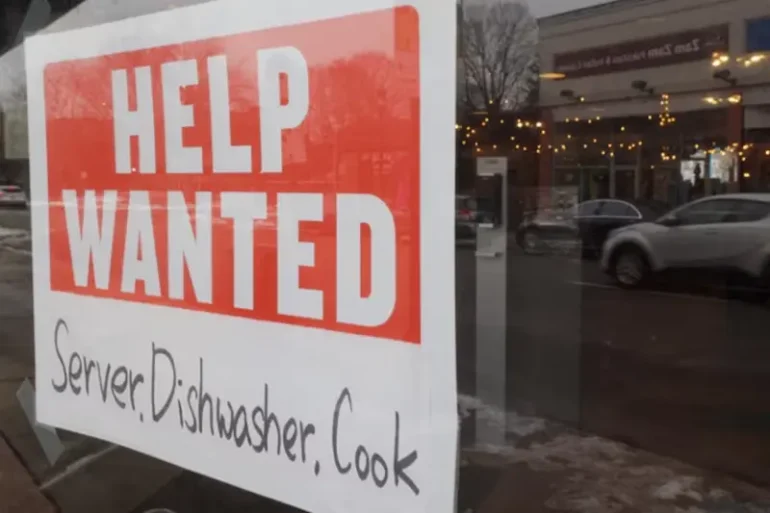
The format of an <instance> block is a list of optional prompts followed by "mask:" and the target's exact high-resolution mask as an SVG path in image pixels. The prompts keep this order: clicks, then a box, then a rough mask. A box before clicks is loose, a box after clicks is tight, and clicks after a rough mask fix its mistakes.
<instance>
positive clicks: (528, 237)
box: [521, 230, 542, 255]
mask: <svg viewBox="0 0 770 513" xmlns="http://www.w3.org/2000/svg"><path fill="white" fill-rule="evenodd" d="M521 247H522V249H523V250H524V253H526V254H528V255H537V254H539V253H540V252H541V251H542V243H541V241H540V235H538V234H537V232H536V231H534V230H527V231H526V232H524V234H523V235H522V237H521Z"/></svg>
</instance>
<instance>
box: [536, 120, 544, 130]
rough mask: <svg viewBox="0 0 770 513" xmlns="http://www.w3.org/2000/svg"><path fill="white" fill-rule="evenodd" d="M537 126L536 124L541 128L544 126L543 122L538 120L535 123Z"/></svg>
mask: <svg viewBox="0 0 770 513" xmlns="http://www.w3.org/2000/svg"><path fill="white" fill-rule="evenodd" d="M535 126H536V127H537V128H540V127H542V126H543V124H542V123H541V122H540V121H538V122H537V123H535Z"/></svg>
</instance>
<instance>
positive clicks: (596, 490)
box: [0, 211, 770, 513]
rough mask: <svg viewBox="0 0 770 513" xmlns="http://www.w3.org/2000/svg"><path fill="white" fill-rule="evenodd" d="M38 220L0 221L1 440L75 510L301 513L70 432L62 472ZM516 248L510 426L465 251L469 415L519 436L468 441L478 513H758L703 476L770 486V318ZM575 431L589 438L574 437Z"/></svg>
mask: <svg viewBox="0 0 770 513" xmlns="http://www.w3.org/2000/svg"><path fill="white" fill-rule="evenodd" d="M26 222H27V221H26V220H25V214H24V213H21V212H3V211H0V226H3V225H6V226H8V228H9V229H6V230H5V231H4V233H5V235H6V236H5V237H4V236H3V234H0V311H1V312H2V315H0V318H1V320H2V322H1V323H0V342H2V347H1V348H0V364H2V365H4V369H6V372H5V373H4V376H5V377H6V378H8V379H7V382H6V383H4V384H3V387H2V388H0V390H1V391H2V410H0V420H1V421H2V422H0V431H2V433H3V435H5V436H6V438H7V439H8V440H9V442H10V444H11V445H12V446H13V447H14V449H15V450H16V451H17V453H18V454H19V455H20V456H21V457H22V459H23V460H24V463H25V464H26V466H27V468H28V469H29V470H30V471H31V473H32V474H33V476H34V477H35V478H36V479H37V480H38V482H40V483H42V484H43V486H44V487H46V491H47V492H48V493H49V495H50V496H51V497H53V498H54V500H55V501H56V502H57V503H58V504H59V506H61V511H62V512H63V513H78V512H79V511H83V510H85V509H87V510H91V509H94V507H96V506H98V507H99V510H100V511H110V512H114V513H128V512H131V511H134V512H136V513H144V512H145V511H146V510H148V509H151V508H170V509H171V510H172V511H175V512H178V513H215V512H216V513H227V512H228V511H233V513H235V512H240V511H245V510H249V511H252V510H253V511H255V512H258V513H284V512H286V513H289V512H294V511H296V510H294V509H291V508H288V507H286V506H281V505H278V504H275V503H272V502H269V501H267V500H265V499H262V498H259V497H256V496H254V495H252V494H249V493H246V492H242V491H239V490H236V489H234V488H232V487H229V486H226V485H222V484H219V483H216V482H214V481H213V480H210V479H206V478H202V477H199V476H195V475H194V474H192V473H187V472H184V473H181V472H180V471H179V470H178V469H176V468H173V467H170V466H168V465H165V464H161V463H159V462H156V461H154V460H151V459H149V458H146V457H144V456H141V455H137V454H136V453H132V452H130V451H128V450H125V449H116V450H110V449H109V447H106V446H105V445H104V444H102V443H101V442H98V441H95V440H86V439H83V438H82V437H75V436H71V435H64V436H63V438H64V441H65V444H66V445H67V448H68V450H67V453H66V454H65V457H64V458H63V459H62V461H60V462H59V463H58V464H57V465H56V466H55V467H54V468H51V467H49V466H48V464H47V463H46V462H45V459H44V457H43V455H42V452H41V451H40V448H39V446H38V445H37V442H36V440H35V438H34V436H33V435H32V432H31V430H30V428H29V425H28V424H27V421H26V419H25V417H24V415H23V413H22V412H21V409H20V408H19V407H18V404H17V403H16V402H15V398H14V394H15V391H16V389H17V388H18V386H19V383H20V382H21V380H23V379H24V378H25V377H28V376H32V375H33V367H32V362H33V347H32V315H31V313H32V309H31V306H32V297H31V268H30V258H29V256H30V254H29V250H30V246H29V237H26V238H25V237H23V236H21V235H19V234H20V230H21V231H22V232H23V231H24V230H25V228H26V226H28V225H26V224H25V223H26ZM9 233H11V234H12V235H13V237H8V236H7V235H8V234H9ZM510 251H511V252H512V253H513V254H512V255H511V256H510V257H509V271H508V299H509V304H508V319H507V320H508V340H509V345H508V350H509V355H510V357H509V359H508V365H507V367H508V374H509V377H508V379H509V397H510V398H511V400H510V401H509V411H508V412H500V411H496V410H494V409H491V408H489V407H487V406H486V405H485V404H484V402H483V398H478V397H474V395H473V394H472V386H470V385H469V384H470V383H473V382H474V376H473V372H474V364H473V362H472V352H473V347H472V338H471V339H469V334H472V333H474V326H473V322H474V320H475V316H474V315H473V312H474V308H475V306H474V304H473V303H474V298H475V294H474V293H473V289H474V286H475V279H476V275H475V267H474V266H475V261H476V256H475V253H474V250H473V248H472V247H461V248H458V251H457V268H458V275H457V287H458V290H457V297H458V301H459V315H458V342H459V347H458V367H459V370H460V374H459V381H460V385H461V397H460V409H461V413H462V415H463V416H467V415H477V416H481V417H482V418H486V419H489V421H490V422H504V423H505V424H506V428H507V431H508V432H509V439H510V445H509V446H506V447H474V446H473V443H472V441H471V440H465V442H466V444H465V447H466V450H465V451H464V452H463V456H462V462H461V469H460V490H459V506H460V507H459V510H460V511H466V510H467V509H469V508H470V509H473V510H474V511H479V512H480V513H487V512H488V511H489V512H491V511H498V510H496V509H495V507H500V506H501V505H506V506H507V507H510V508H509V509H505V510H506V511H507V510H513V511H527V512H533V513H540V512H546V511H552V510H554V509H556V510H561V511H567V512H584V511H601V512H602V513H604V512H605V511H610V510H609V509H603V510H597V509H594V510H587V509H585V508H582V507H579V504H581V501H583V500H592V501H598V502H596V503H597V504H598V505H599V506H600V507H605V506H607V505H611V504H614V503H615V502H614V501H616V500H617V497H618V496H627V497H632V498H633V500H634V501H635V502H634V503H633V504H634V505H635V506H637V505H642V504H643V505H644V506H645V507H646V509H645V511H647V512H653V513H658V512H660V513H668V512H669V511H674V510H675V508H676V507H681V508H682V511H687V510H688V507H689V506H693V505H697V506H699V507H703V508H704V510H705V511H709V510H708V509H705V508H706V507H712V508H713V509H714V511H741V510H740V509H738V506H737V504H738V503H739V502H740V503H741V504H743V503H745V502H747V501H753V502H754V503H757V504H759V503H761V501H762V500H763V499H764V500H766V499H767V497H764V496H763V495H762V492H761V491H759V490H758V489H756V488H752V487H751V486H748V485H745V486H744V485H740V486H739V485H737V484H735V482H733V481H729V480H726V479H725V478H724V477H722V476H721V475H720V474H719V473H717V474H715V475H709V474H708V473H707V472H706V471H704V470H702V468H699V467H706V468H711V469H717V470H721V471H722V472H727V473H731V474H733V475H735V476H737V477H739V478H745V479H748V480H753V481H755V482H759V483H767V482H770V473H768V470H767V465H766V462H767V461H768V459H770V443H768V441H767V436H766V434H767V432H768V428H769V427H770V413H769V410H770V408H768V401H767V400H766V399H764V398H763V396H762V391H763V390H767V389H768V385H770V363H768V362H770V358H769V357H770V345H768V344H765V343H764V342H765V340H764V335H763V334H764V332H765V331H767V328H768V327H770V326H769V325H770V321H768V320H767V318H768V317H767V310H766V309H763V308H761V307H757V306H754V305H749V304H745V303H740V302H728V301H723V300H721V299H718V298H712V297H703V296H696V295H679V294H674V293H671V292H644V291H640V292H626V291H622V290H618V289H616V288H614V287H612V286H611V285H609V284H608V281H607V278H606V277H604V275H603V274H602V273H601V272H600V271H599V269H598V267H597V265H596V263H594V262H587V261H581V260H579V259H576V258H570V257H545V256H540V257H537V256H525V255H521V254H519V253H518V250H517V249H516V248H511V249H510ZM469 340H470V341H471V342H469ZM581 341H582V343H581ZM533 405H536V407H533ZM545 418H549V419H550V420H545ZM560 420H563V421H566V422H559V421H560ZM574 423H577V425H579V426H580V427H581V428H583V429H584V430H585V432H586V433H585V434H579V433H577V432H574V431H573V430H571V429H570V428H569V427H567V426H568V425H571V424H572V425H574ZM464 425H465V423H464ZM470 431H472V429H471V430H470ZM591 433H599V434H600V435H603V436H602V437H596V436H594V435H592V434H591ZM469 434H470V435H472V432H470V433H463V435H464V438H465V437H467V436H468V435H469ZM613 439H614V440H619V441H620V442H624V443H617V442H615V441H612V440H613ZM637 447H642V448H644V449H646V451H645V450H639V449H638V448H637ZM656 453H657V454H660V455H665V456H667V457H673V458H675V459H677V460H681V461H686V462H689V463H692V464H694V466H689V465H686V464H683V463H679V462H675V461H671V460H668V459H665V458H663V457H660V456H657V455H656ZM73 462H77V463H75V466H70V465H71V464H72V463H73ZM581 476H582V477H581ZM581 479H582V481H581ZM587 483H590V486H589V484H587ZM96 490H102V491H103V493H95V491H96ZM693 497H696V498H697V497H701V499H700V500H695V499H693ZM108 503H110V504H109V507H107V506H108ZM118 503H119V504H118ZM640 507H641V506H640ZM84 508H85V509H84ZM719 508H722V509H719ZM746 511H752V512H753V511H758V512H759V511H766V509H765V510H763V509H756V510H752V509H747V510H746Z"/></svg>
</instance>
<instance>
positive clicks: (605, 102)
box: [0, 0, 770, 513]
mask: <svg viewBox="0 0 770 513" xmlns="http://www.w3.org/2000/svg"><path fill="white" fill-rule="evenodd" d="M190 3H193V2H191V1H185V2H182V4H185V5H186V4H190ZM49 4H50V6H51V15H50V17H49V18H46V19H43V18H40V20H42V21H40V20H38V21H35V20H33V22H34V23H33V24H32V25H30V26H26V27H27V29H28V30H29V31H34V30H37V29H39V28H41V27H42V26H44V25H46V24H48V23H50V22H51V21H53V20H55V19H57V18H58V21H57V22H56V23H54V24H53V25H52V26H51V27H50V28H49V30H64V29H66V28H74V27H78V26H88V25H92V24H95V23H100V22H103V21H109V20H113V19H119V18H123V17H127V16H132V15H138V14H144V13H148V12H152V11H156V10H162V9H166V8H172V7H173V6H172V5H171V4H170V2H165V3H164V2H142V3H139V2H137V3H133V2H114V3H108V4H104V3H100V4H99V5H97V4H96V0H88V1H86V2H85V3H81V2H77V1H75V0H58V1H54V0H49ZM129 4H130V5H129ZM585 5H586V2H583V3H580V4H579V5H578V4H577V3H575V5H572V3H571V2H570V0H564V2H561V5H560V7H559V8H558V9H559V11H560V12H561V14H557V15H555V16H541V14H552V13H553V10H549V11H547V12H546V10H547V9H552V8H551V7H548V6H546V5H545V3H544V2H543V4H542V5H535V4H534V3H532V4H531V5H529V6H527V5H524V4H519V3H512V2H497V1H495V0H485V1H482V0H476V1H473V2H471V1H470V0H469V1H468V2H467V3H466V4H465V5H462V6H460V8H459V9H458V10H459V12H460V19H459V25H458V28H459V34H458V51H459V54H458V67H459V70H458V77H459V80H458V106H457V112H458V115H457V127H456V130H457V150H456V160H457V164H456V170H455V171H456V172H455V177H456V183H457V197H456V216H455V223H456V234H457V239H458V241H457V249H456V255H455V256H456V280H457V373H458V374H457V378H458V388H459V394H460V395H459V399H460V401H459V402H460V404H459V411H460V417H461V422H462V433H461V442H462V444H461V445H462V452H461V457H460V469H459V477H460V479H459V490H458V508H457V509H458V511H460V512H464V511H469V510H471V511H478V512H481V513H487V512H489V513H491V512H496V511H522V512H541V511H542V512H546V511H565V512H574V513H611V512H613V513H614V512H618V513H621V512H622V513H625V512H636V511H639V512H645V513H669V512H671V513H685V512H686V513H701V512H704V513H706V512H707V513H712V512H714V513H733V512H738V513H743V512H747V513H764V512H768V511H770V395H769V394H770V392H769V391H770V343H768V333H770V315H768V314H769V313H770V304H769V303H768V296H769V295H770V36H768V34H770V21H768V20H770V7H769V6H768V5H767V3H764V2H756V1H751V0H724V1H720V2H712V3H703V2H695V1H694V0H668V1H667V2H650V1H645V0H618V1H615V2H610V3H608V4H606V5H603V6H601V7H594V8H589V9H582V10H576V9H577V8H578V7H584V6H585ZM2 9H3V11H2V12H3V18H2V19H3V23H0V38H2V42H3V44H4V47H3V51H4V55H3V57H2V58H0V68H2V70H3V75H2V77H0V90H1V91H2V97H1V98H0V100H1V101H2V110H3V120H4V123H3V125H4V126H3V134H4V139H3V145H2V147H3V151H2V159H1V160H0V434H1V435H2V439H0V473H2V475H3V476H6V478H3V479H4V481H2V480H0V491H2V493H0V510H3V511H5V510H8V511H19V512H25V513H37V512H38V511H40V512H49V511H51V512H52V511H57V508H58V511H61V512H63V513H79V512H83V511H102V512H115V513H145V512H147V511H156V510H157V509H158V508H160V510H161V511H163V508H168V509H170V510H171V511H173V512H175V513H208V512H212V513H214V512H217V513H222V512H229V511H232V512H236V511H237V512H240V511H255V512H265V513H279V512H284V511H286V512H288V511H295V510H293V509H291V508H288V507H286V506H282V505H279V504H276V503H273V502H270V501H267V500H266V499H263V498H261V497H257V496H254V495H251V494H248V493H246V492H243V491H240V490H236V489H234V488H232V487H229V486H227V485H223V484H221V483H217V482H214V481H212V480H209V479H206V478H203V477H200V476H197V475H194V474H192V473H189V472H183V471H181V470H180V469H178V468H176V467H173V466H170V465H166V464H163V463H160V462H157V461H155V460H152V459H150V458H147V457H145V456H141V455H138V454H136V453H133V452H131V451H128V450H126V449H123V448H116V447H113V446H110V445H107V444H105V443H103V442H100V441H97V440H92V439H87V438H84V437H81V436H78V435H74V434H69V433H61V432H60V433H59V440H58V443H60V444H61V448H60V449H61V450H62V451H63V452H62V455H61V457H60V458H59V459H58V460H57V461H56V462H55V463H53V464H52V463H51V462H50V460H49V458H48V457H47V454H48V452H50V450H53V449H56V447H52V445H51V444H48V445H47V442H43V441H42V440H43V439H41V436H40V434H39V433H37V432H35V431H34V430H33V429H32V427H31V425H30V422H29V419H28V417H27V416H26V415H25V412H24V409H23V404H24V401H23V400H22V401H19V399H18V398H17V391H18V390H19V387H20V385H21V384H22V383H23V382H24V380H26V379H30V380H31V381H32V382H34V349H33V342H32V341H33V339H32V334H33V319H32V301H33V298H32V283H31V273H32V270H31V261H30V252H31V245H30V238H31V236H32V235H31V234H30V222H29V211H28V209H27V208H26V201H25V199H24V197H22V195H21V194H20V192H21V193H23V194H24V195H28V183H29V181H28V173H29V171H28V161H27V156H26V142H25V138H26V131H25V129H24V125H25V123H26V106H25V99H24V98H25V91H24V81H23V74H24V73H23V65H22V60H23V59H22V58H21V54H20V51H19V50H20V47H18V46H16V42H17V36H18V33H19V30H20V29H21V27H22V24H23V23H24V20H25V15H26V14H27V13H28V12H29V9H30V2H29V1H25V0H17V1H15V2H6V3H5V4H3V7H2ZM72 9H75V10H74V11H71V12H70V14H69V15H66V16H63V15H64V13H66V12H68V11H70V10H72ZM61 16H63V17H61ZM59 17H61V18H59ZM44 18H45V17H44ZM537 18H540V19H537ZM211 23H216V20H211ZM351 37H352V36H351ZM340 41H341V44H343V43H344V44H351V45H355V41H351V42H348V41H347V40H346V39H344V36H343V35H342V34H340ZM390 64H391V61H390V60H388V59H386V58H383V57H382V56H380V55H377V54H366V55H363V56H360V57H359V58H358V60H357V61H353V60H344V61H336V62H333V63H329V64H328V65H325V66H317V67H316V68H314V73H315V76H316V78H317V79H319V80H320V79H323V80H327V81H328V82H329V83H330V84H332V86H333V87H330V88H328V89H326V90H325V93H324V94H325V95H326V97H325V98H323V100H322V101H319V105H321V106H322V108H323V107H330V106H334V105H336V104H338V103H340V102H341V103H343V104H345V105H347V106H348V107H350V112H349V113H348V114H347V115H348V116H349V117H350V118H355V119H357V120H358V121H359V123H361V122H363V123H364V125H365V126H367V127H369V129H370V130H371V131H373V132H377V133H380V134H381V136H382V137H392V138H393V141H394V145H395V146H397V145H398V144H402V143H403V144H407V145H408V144H409V141H410V139H412V138H413V134H412V133H411V132H410V131H409V129H408V127H403V126H400V125H398V123H397V122H396V121H394V120H395V119H396V118H399V117H400V115H399V114H398V112H400V111H401V110H403V111H405V112H409V111H410V109H411V108H412V107H411V106H410V105H409V98H400V97H398V92H399V91H402V92H403V89H402V88H399V87H396V86H393V84H392V83H391V80H392V77H393V74H394V70H392V69H390V68H389V66H390ZM396 74H397V73H396ZM244 76H245V75H244ZM362 87H366V88H369V89H371V90H376V91H379V93H378V96H379V98H380V99H381V103H377V104H373V103H366V104H361V105H352V104H351V103H350V102H349V101H348V99H349V98H350V97H351V95H354V93H355V91H358V90H360V89H361V88H362ZM394 91H395V93H394ZM394 94H395V96H394ZM244 115H245V114H244ZM313 115H314V116H315V118H314V119H315V120H316V122H317V123H318V124H319V126H320V125H323V124H324V123H326V124H327V125H328V124H331V125H334V126H337V125H336V123H338V122H339V120H332V119H330V118H329V117H328V116H327V115H326V113H324V112H322V111H317V112H314V113H313ZM246 117H248V116H246ZM244 122H248V121H244ZM325 129H328V126H326V127H325ZM64 133H65V134H66V133H67V130H64ZM70 137H71V139H72V144H75V145H77V146H76V147H77V149H78V150H77V152H74V150H73V148H74V147H70V151H73V153H72V156H73V159H74V165H76V164H77V163H78V160H79V159H81V158H86V157H85V155H86V154H87V153H88V151H89V150H88V149H89V147H90V146H91V145H92V143H93V141H87V140H82V139H81V138H78V137H76V134H71V133H70ZM350 137H351V138H354V137H355V134H352V135H350ZM313 151H316V152H317V154H316V155H315V156H313V155H310V154H309V156H308V158H315V159H321V160H324V161H325V162H327V163H331V164H329V167H330V168H331V167H335V165H333V164H334V163H333V162H332V161H334V162H336V166H337V168H338V171H339V172H340V173H342V175H344V176H346V177H347V179H349V180H355V179H356V178H355V173H356V169H357V168H358V167H359V166H368V167H371V168H373V169H377V170H378V172H377V173H376V175H377V177H378V180H379V182H378V183H376V184H373V187H376V188H382V189H387V190H389V191H391V193H392V194H393V195H394V196H399V194H400V193H399V192H398V190H399V189H398V184H399V180H398V176H399V174H398V172H399V169H400V168H401V167H403V166H402V163H401V160H400V159H401V156H400V154H399V152H398V151H395V150H394V151H393V152H391V153H388V154H386V155H378V156H377V157H376V158H375V159H373V158H369V159H368V160H364V161H359V160H355V159H354V160H345V159H341V160H340V161H336V160H335V158H336V157H334V155H332V149H331V148H328V147H318V148H315V149H314V150H313ZM490 157H494V158H495V159H497V161H496V162H491V161H482V160H480V159H485V158H490ZM351 158H352V157H351ZM343 161H344V162H343ZM447 172H448V173H449V175H451V170H447ZM479 174H482V175H484V176H481V177H480V176H479ZM449 175H448V176H449ZM9 186H10V187H9ZM399 197H400V196H399ZM402 199H403V198H402ZM405 215H406V216H409V215H413V212H412V213H411V214H410V213H409V208H405ZM448 222H449V220H448ZM404 243H405V244H406V242H404ZM490 248H491V249H490ZM51 443H52V444H53V445H55V444H54V443H53V442H51ZM8 476H10V477H8ZM5 485H7V489H6V488H3V487H4V486H5ZM297 493H302V491H301V490H298V492H297Z"/></svg>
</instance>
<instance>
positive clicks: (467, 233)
mask: <svg viewBox="0 0 770 513" xmlns="http://www.w3.org/2000/svg"><path fill="white" fill-rule="evenodd" d="M496 222H497V219H496V216H495V215H494V214H493V213H492V212H491V211H490V210H488V209H483V208H481V207H480V205H479V201H478V200H477V199H476V198H475V197H474V196H471V195H468V194H458V195H456V196H455V235H456V237H457V238H458V239H470V238H474V237H475V236H476V229H477V228H478V225H479V224H495V223H496Z"/></svg>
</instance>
